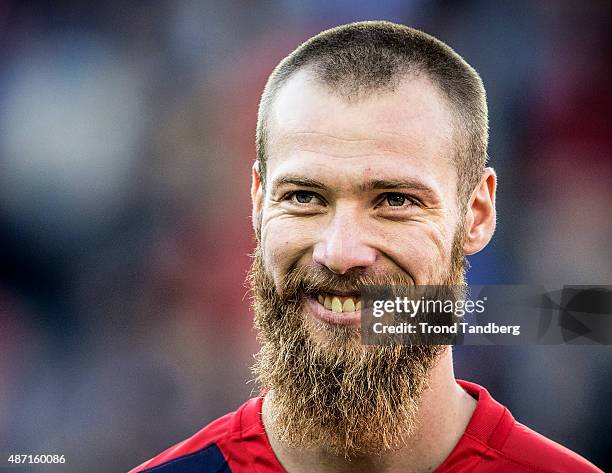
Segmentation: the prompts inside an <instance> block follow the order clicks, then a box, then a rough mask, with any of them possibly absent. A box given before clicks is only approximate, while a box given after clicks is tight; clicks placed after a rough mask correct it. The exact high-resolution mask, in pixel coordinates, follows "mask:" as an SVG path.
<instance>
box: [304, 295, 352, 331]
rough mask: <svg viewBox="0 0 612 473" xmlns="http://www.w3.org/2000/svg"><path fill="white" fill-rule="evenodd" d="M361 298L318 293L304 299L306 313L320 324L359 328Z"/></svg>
mask: <svg viewBox="0 0 612 473" xmlns="http://www.w3.org/2000/svg"><path fill="white" fill-rule="evenodd" d="M361 306H362V302H361V298H360V297H359V296H358V295H340V294H331V293H326V292H320V293H318V294H315V295H313V296H311V297H307V298H306V307H307V310H308V312H309V313H310V314H311V315H312V316H314V317H315V318H316V319H318V320H320V321H321V322H325V323H327V324H331V325H343V326H350V327H354V328H359V327H360V326H361Z"/></svg>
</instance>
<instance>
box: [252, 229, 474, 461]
mask: <svg viewBox="0 0 612 473" xmlns="http://www.w3.org/2000/svg"><path fill="white" fill-rule="evenodd" d="M464 261H465V260H464V256H463V234H462V233H461V232H457V235H456V236H455V239H454V242H453V247H452V253H451V263H450V265H449V268H448V271H447V272H446V273H445V274H439V277H437V278H436V280H435V281H431V282H428V284H444V285H454V286H461V287H463V286H464V285H465V277H464V273H465V263H464ZM248 281H249V283H250V286H251V290H252V293H253V302H252V306H253V310H254V314H255V327H256V329H257V331H258V334H259V337H260V340H261V342H262V347H261V350H260V352H259V353H258V354H257V355H256V362H255V364H254V366H253V372H254V374H255V376H256V379H257V380H258V381H259V383H260V384H261V386H262V388H263V389H268V390H271V394H272V404H273V408H272V409H270V416H269V420H270V425H271V427H272V429H273V434H274V436H275V437H276V438H277V439H278V440H279V441H281V442H282V443H284V444H285V445H286V446H288V447H290V448H303V449H305V448H323V449H325V450H326V451H328V452H329V453H332V454H335V455H342V456H344V457H347V458H351V457H358V456H361V455H372V454H375V455H380V454H381V453H384V452H385V451H389V450H396V449H399V448H401V447H402V446H404V445H405V443H406V440H407V439H408V438H409V437H410V435H411V434H412V433H413V432H414V430H415V427H416V413H417V410H418V404H419V399H420V397H421V394H422V393H423V391H424V390H425V389H426V387H427V380H428V373H429V371H430V369H431V368H432V367H433V366H434V365H435V363H436V362H437V360H438V359H439V357H440V355H441V353H442V352H443V351H444V348H445V347H444V346H440V345H419V346H416V345H413V346H366V345H362V344H361V343H360V337H359V332H358V330H356V329H355V328H350V327H342V326H332V325H329V324H324V323H322V322H319V321H317V320H314V319H313V318H312V317H305V316H304V312H303V302H304V300H305V297H307V296H308V295H312V294H315V293H317V292H326V290H327V291H330V290H334V289H335V290H359V288H360V287H364V286H368V285H397V286H402V285H403V286H410V285H414V282H413V280H412V279H411V278H410V277H409V276H408V275H406V274H405V273H402V274H394V275H386V276H384V277H372V276H366V275H364V274H363V273H353V272H348V273H346V274H343V275H338V274H334V273H332V272H330V271H328V270H327V269H326V268H321V267H319V268H314V267H303V266H302V267H298V268H292V269H291V270H290V271H288V274H287V276H286V277H285V280H284V281H283V284H282V290H281V292H282V294H279V291H277V290H276V287H275V284H274V280H273V278H272V276H271V274H270V273H269V271H267V269H266V268H265V267H264V260H263V255H262V250H261V246H260V245H259V243H258V245H257V249H256V251H255V255H254V259H253V264H252V266H251V270H250V273H249V278H248Z"/></svg>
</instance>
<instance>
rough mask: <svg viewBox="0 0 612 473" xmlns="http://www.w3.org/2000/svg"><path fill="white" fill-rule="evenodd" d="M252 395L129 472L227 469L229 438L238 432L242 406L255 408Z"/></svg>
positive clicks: (239, 430)
mask: <svg viewBox="0 0 612 473" xmlns="http://www.w3.org/2000/svg"><path fill="white" fill-rule="evenodd" d="M258 399H260V398H253V399H250V400H249V401H247V402H246V403H244V404H243V405H242V406H241V407H240V408H238V409H237V410H236V411H233V412H230V413H228V414H226V415H224V416H223V417H220V418H218V419H216V420H214V421H213V422H211V423H210V424H208V425H207V426H206V427H204V428H203V429H201V430H200V431H198V432H197V433H195V434H194V435H192V436H191V437H189V438H188V439H186V440H183V441H182V442H179V443H177V444H176V445H174V446H172V447H170V448H168V449H167V450H165V451H163V452H161V453H160V454H158V455H156V456H155V457H153V458H151V459H150V460H148V461H145V462H144V463H142V464H141V465H139V466H137V467H136V468H134V469H132V470H130V472H129V473H149V472H151V473H153V472H155V473H174V472H183V471H215V472H217V471H218V472H225V471H230V470H229V467H228V466H227V465H228V464H227V457H228V455H229V454H230V453H231V452H229V451H228V446H230V445H232V439H233V438H236V437H240V436H241V430H242V422H241V417H242V414H243V411H244V410H245V409H253V408H256V406H257V403H258Z"/></svg>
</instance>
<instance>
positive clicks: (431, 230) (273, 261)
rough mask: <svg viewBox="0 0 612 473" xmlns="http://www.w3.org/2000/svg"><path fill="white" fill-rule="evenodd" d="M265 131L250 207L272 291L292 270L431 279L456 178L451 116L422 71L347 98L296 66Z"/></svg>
mask: <svg viewBox="0 0 612 473" xmlns="http://www.w3.org/2000/svg"><path fill="white" fill-rule="evenodd" d="M269 127H270V133H269V135H270V139H269V142H268V146H267V150H268V162H267V175H266V186H265V193H264V192H263V191H262V190H261V189H260V191H259V194H258V195H257V200H258V202H257V203H256V206H257V209H258V211H259V212H261V215H260V219H261V220H260V222H261V228H260V237H261V238H260V239H261V245H262V250H263V254H264V258H265V266H266V267H267V268H268V269H269V270H270V272H271V273H272V275H273V277H274V282H275V284H276V287H277V289H278V290H281V289H282V281H283V280H284V277H285V276H286V274H287V272H288V271H289V270H290V268H292V267H299V266H314V267H322V268H326V269H327V270H329V271H331V272H333V273H335V274H339V275H340V274H346V273H348V272H350V271H351V270H353V271H354V270H359V271H360V272H362V273H365V274H369V275H381V274H388V273H401V274H404V275H406V276H407V277H409V278H410V279H411V280H412V281H413V282H414V283H415V284H428V283H430V284H434V283H435V282H436V281H439V279H440V277H441V272H444V271H445V270H446V268H447V267H448V265H449V264H450V256H451V249H452V243H453V237H454V235H455V230H456V228H457V224H458V222H459V215H458V205H457V200H456V196H457V178H456V171H455V167H454V163H453V160H452V154H453V128H452V124H451V117H450V113H449V111H448V110H447V108H446V106H445V104H444V101H443V100H442V99H441V98H440V96H439V93H438V92H437V90H436V89H435V88H434V87H433V85H431V84H430V82H429V81H428V80H427V79H425V78H423V77H421V78H409V79H407V80H405V81H404V82H403V83H402V84H401V85H400V86H399V87H398V88H397V90H396V91H395V92H392V93H385V92H383V93H380V94H374V95H373V96H372V97H371V98H370V99H367V100H364V101H360V102H357V103H348V102H347V101H346V100H345V99H343V98H341V97H338V96H337V95H334V94H333V92H331V91H329V90H328V89H326V88H325V87H324V86H322V85H320V84H318V83H317V82H315V81H314V80H313V79H312V77H311V76H310V75H309V74H308V73H307V72H300V73H298V74H296V76H294V77H293V78H292V79H291V80H290V81H289V82H288V83H287V84H286V85H285V86H284V87H283V88H282V89H281V91H280V93H279V94H278V96H277V98H276V101H275V104H274V106H273V109H272V113H271V117H270V121H269ZM300 181H303V182H300ZM306 311H307V312H309V315H310V316H313V317H316V314H317V310H316V309H313V308H312V305H308V306H307V307H306Z"/></svg>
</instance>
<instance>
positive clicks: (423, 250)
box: [384, 224, 452, 284]
mask: <svg viewBox="0 0 612 473" xmlns="http://www.w3.org/2000/svg"><path fill="white" fill-rule="evenodd" d="M386 241H387V242H388V243H387V245H386V248H385V250H384V251H385V253H386V254H387V255H389V257H391V258H393V259H394V260H395V261H396V263H397V264H398V265H399V266H401V267H402V268H404V269H405V270H406V271H407V272H408V273H409V274H410V275H411V276H412V277H413V279H414V280H415V283H416V284H427V283H428V282H430V281H431V280H432V278H433V277H435V276H437V275H438V274H439V272H440V270H441V269H443V268H446V267H447V266H448V265H449V264H450V253H451V246H452V234H451V233H450V232H448V231H446V229H442V228H438V227H436V226H432V225H427V224H422V225H413V226H412V225H411V226H409V227H407V228H404V229H403V230H402V232H401V233H399V234H398V233H395V232H394V233H393V234H391V235H389V236H388V237H387V239H386Z"/></svg>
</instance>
